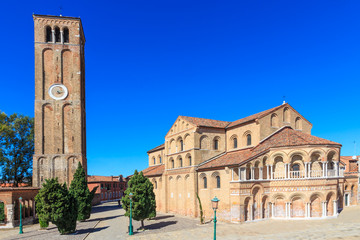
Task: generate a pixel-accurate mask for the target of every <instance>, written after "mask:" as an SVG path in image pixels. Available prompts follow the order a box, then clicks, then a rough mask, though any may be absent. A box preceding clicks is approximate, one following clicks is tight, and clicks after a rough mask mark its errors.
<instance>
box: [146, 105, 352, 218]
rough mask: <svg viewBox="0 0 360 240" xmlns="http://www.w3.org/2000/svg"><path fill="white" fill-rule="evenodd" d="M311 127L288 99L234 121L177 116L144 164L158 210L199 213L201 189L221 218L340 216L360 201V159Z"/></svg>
mask: <svg viewBox="0 0 360 240" xmlns="http://www.w3.org/2000/svg"><path fill="white" fill-rule="evenodd" d="M311 129H312V124H311V123H310V122H309V121H308V120H307V119H305V118H304V117H303V116H302V115H301V114H299V113H298V112H297V111H296V110H295V109H294V108H293V107H291V106H290V105H289V104H287V103H284V104H282V105H280V106H278V107H275V108H272V109H269V110H266V111H263V112H260V113H257V114H254V115H251V116H249V117H245V118H242V119H239V120H237V121H234V122H226V121H218V120H211V119H203V118H195V117H185V116H179V117H178V118H177V119H176V121H175V123H174V124H173V126H172V127H171V129H170V130H169V131H168V133H167V134H166V135H165V143H164V144H162V145H160V146H158V147H156V148H154V149H151V150H150V151H148V155H149V167H148V168H147V169H145V170H143V172H144V174H145V175H146V176H147V177H148V178H149V179H150V180H151V181H152V182H153V184H154V191H155V194H156V200H157V209H158V211H160V212H170V213H177V214H182V215H188V216H193V217H197V216H198V215H199V201H198V199H197V194H198V196H199V199H200V201H201V203H202V207H203V209H204V212H205V217H206V218H209V219H210V218H212V216H213V211H212V209H211V201H210V200H211V199H212V198H213V197H214V196H217V197H218V198H219V199H220V203H219V209H218V214H217V215H218V216H219V219H220V220H222V221H228V222H243V221H253V220H259V219H266V218H279V219H305V218H309V219H312V218H314V219H315V218H324V217H336V216H337V215H338V213H339V212H340V211H341V209H342V208H344V207H345V206H349V205H354V204H357V202H358V199H357V196H358V194H357V189H358V170H357V169H358V168H357V161H356V160H354V161H355V165H356V168H351V169H350V167H349V165H350V164H354V163H350V162H351V161H346V160H344V161H342V160H341V159H340V150H341V144H339V143H336V142H333V141H329V140H326V139H322V138H319V137H315V136H313V135H311Z"/></svg>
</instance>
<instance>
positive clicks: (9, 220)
mask: <svg viewBox="0 0 360 240" xmlns="http://www.w3.org/2000/svg"><path fill="white" fill-rule="evenodd" d="M14 217H15V216H14V204H7V205H6V227H8V228H14V227H15V223H14V219H15V218H14Z"/></svg>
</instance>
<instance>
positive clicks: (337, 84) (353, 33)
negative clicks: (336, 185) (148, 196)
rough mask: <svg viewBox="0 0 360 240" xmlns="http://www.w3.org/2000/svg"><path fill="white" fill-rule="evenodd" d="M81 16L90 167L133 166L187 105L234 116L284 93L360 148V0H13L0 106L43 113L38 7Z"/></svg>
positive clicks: (6, 8)
mask: <svg viewBox="0 0 360 240" xmlns="http://www.w3.org/2000/svg"><path fill="white" fill-rule="evenodd" d="M60 6H62V14H63V15H64V16H74V17H79V16H80V17H81V19H82V22H83V26H84V30H85V36H86V45H85V57H86V97H87V99H86V112H87V146H88V156H87V157H88V173H89V174H91V175H94V174H96V175H118V174H123V175H129V174H132V173H133V171H134V169H138V170H141V169H144V168H146V167H147V164H148V161H147V154H146V151H147V150H149V149H151V148H153V147H155V146H157V145H160V144H161V143H163V142H164V136H165V134H166V133H167V131H168V130H169V128H170V127H171V125H172V123H173V122H174V121H175V119H176V117H177V116H178V115H186V116H194V117H204V118H211V119H218V120H225V121H234V120H237V119H239V118H242V117H245V116H248V115H251V114H253V113H257V112H259V111H263V110H266V109H268V108H272V107H274V106H277V105H280V104H281V103H282V101H283V96H286V101H287V102H289V103H290V104H291V105H292V106H293V107H294V108H295V109H297V110H298V111H299V112H300V113H301V114H302V115H303V116H304V117H306V118H307V119H308V120H309V121H310V122H312V123H313V125H314V126H313V130H312V133H313V134H314V135H316V136H319V137H323V138H326V139H329V140H333V141H336V142H339V143H341V144H343V148H342V155H353V154H354V141H356V142H357V143H358V144H357V145H358V150H357V154H359V153H360V112H359V110H360V96H359V90H360V81H359V79H360V72H359V69H360V68H359V67H360V31H359V30H360V29H359V26H360V18H359V14H358V13H359V10H360V2H359V1H331V0H330V1H329V0H328V1H256V0H254V1H185V0H182V1H155V0H154V1H136V0H134V1H108V0H107V1H65V0H63V1H5V2H2V3H1V15H0V21H1V22H2V23H3V24H2V28H1V38H0V45H1V46H2V53H1V58H0V70H1V77H0V90H1V91H0V110H2V111H4V112H6V113H8V114H11V113H15V112H16V113H22V114H25V115H30V116H34V40H33V37H34V36H33V20H32V13H36V14H52V15H59V14H60Z"/></svg>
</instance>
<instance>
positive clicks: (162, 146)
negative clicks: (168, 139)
mask: <svg viewBox="0 0 360 240" xmlns="http://www.w3.org/2000/svg"><path fill="white" fill-rule="evenodd" d="M164 148H165V143H163V144H161V145H159V146H157V147H155V148H153V149H150V150H149V151H147V153H152V152H156V151H158V150H161V149H164Z"/></svg>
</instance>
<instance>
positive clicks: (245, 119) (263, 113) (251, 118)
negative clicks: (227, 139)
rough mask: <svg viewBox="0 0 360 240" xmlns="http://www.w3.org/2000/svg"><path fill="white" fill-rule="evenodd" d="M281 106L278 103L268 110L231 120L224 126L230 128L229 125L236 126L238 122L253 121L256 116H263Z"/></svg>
mask: <svg viewBox="0 0 360 240" xmlns="http://www.w3.org/2000/svg"><path fill="white" fill-rule="evenodd" d="M283 106H284V105H280V106H277V107H274V108H270V109H268V110H265V111H262V112H259V113H256V114H253V115H251V116H248V117H245V118H242V119H239V120H236V121H234V122H232V123H231V124H229V125H228V126H227V127H226V128H231V127H234V126H237V125H240V124H243V123H246V122H250V121H253V120H255V119H258V118H261V117H263V116H265V115H267V114H269V113H271V112H273V111H275V110H277V109H279V108H280V107H283Z"/></svg>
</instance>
